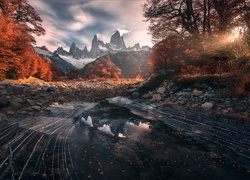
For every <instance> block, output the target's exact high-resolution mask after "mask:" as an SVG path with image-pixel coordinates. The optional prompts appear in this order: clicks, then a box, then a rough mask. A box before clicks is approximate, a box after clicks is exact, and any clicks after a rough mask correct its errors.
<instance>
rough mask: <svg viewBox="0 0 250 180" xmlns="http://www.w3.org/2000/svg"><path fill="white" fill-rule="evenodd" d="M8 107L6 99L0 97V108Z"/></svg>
mask: <svg viewBox="0 0 250 180" xmlns="http://www.w3.org/2000/svg"><path fill="white" fill-rule="evenodd" d="M8 105H9V100H8V99H7V98H6V97H0V108H3V107H6V106H8Z"/></svg>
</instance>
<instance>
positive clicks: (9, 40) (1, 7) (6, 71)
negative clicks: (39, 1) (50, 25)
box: [0, 0, 52, 80]
mask: <svg viewBox="0 0 250 180" xmlns="http://www.w3.org/2000/svg"><path fill="white" fill-rule="evenodd" d="M41 22H42V20H41V18H40V16H39V15H38V14H37V13H36V12H35V10H34V8H33V7H31V6H30V5H29V4H28V2H27V1H26V0H2V1H0V37H1V38H0V80H2V79H5V78H10V79H17V78H20V77H28V76H35V77H38V78H41V79H44V80H51V79H52V71H51V64H50V62H46V61H44V60H43V59H42V58H41V57H39V56H38V55H37V53H36V52H35V50H34V48H33V46H32V44H34V43H35V39H34V37H33V36H32V34H36V35H43V34H44V32H45V30H44V29H43V28H42V27H41V24H40V23H41Z"/></svg>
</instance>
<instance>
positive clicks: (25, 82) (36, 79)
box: [10, 76, 45, 84]
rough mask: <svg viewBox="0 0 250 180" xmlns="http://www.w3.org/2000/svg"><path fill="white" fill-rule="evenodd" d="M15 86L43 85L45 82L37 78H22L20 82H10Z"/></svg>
mask: <svg viewBox="0 0 250 180" xmlns="http://www.w3.org/2000/svg"><path fill="white" fill-rule="evenodd" d="M10 81H11V82H12V83H13V84H28V83H43V82H45V81H43V80H41V79H38V78H35V77H31V76H30V77H28V78H21V79H18V80H10Z"/></svg>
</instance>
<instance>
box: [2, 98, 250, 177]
mask: <svg viewBox="0 0 250 180" xmlns="http://www.w3.org/2000/svg"><path fill="white" fill-rule="evenodd" d="M108 102H109V103H108ZM88 117H90V118H91V120H92V124H93V127H91V123H89V122H90V119H89V118H88ZM82 118H84V119H85V120H86V121H87V119H89V120H88V123H86V122H85V121H83V120H82ZM249 132H250V131H249V123H248V122H246V121H244V122H243V121H240V120H239V119H234V118H231V117H226V116H213V115H210V114H204V113H201V112H199V111H192V110H188V109H180V108H176V107H172V106H169V105H164V104H152V103H151V104H149V103H148V102H142V101H132V100H130V99H127V98H124V97H117V98H114V99H109V100H107V101H105V102H100V103H98V104H94V103H77V102H71V103H66V104H63V105H54V106H52V107H51V112H47V113H40V114H37V115H35V116H25V117H19V118H15V119H12V120H9V121H7V122H1V123H0V179H249V177H250V173H249V163H250V161H249V147H250V146H249V139H248V138H249Z"/></svg>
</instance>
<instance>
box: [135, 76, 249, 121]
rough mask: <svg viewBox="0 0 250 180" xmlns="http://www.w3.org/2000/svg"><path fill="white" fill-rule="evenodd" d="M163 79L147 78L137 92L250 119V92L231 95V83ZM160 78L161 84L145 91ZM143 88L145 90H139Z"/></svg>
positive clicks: (159, 99)
mask: <svg viewBox="0 0 250 180" xmlns="http://www.w3.org/2000/svg"><path fill="white" fill-rule="evenodd" d="M159 79H160V78H159V77H153V78H152V79H148V80H146V81H144V82H143V83H142V84H141V85H140V86H139V88H138V89H139V90H138V92H135V93H134V94H133V95H134V96H141V97H142V98H144V99H148V100H151V101H159V102H165V103H171V104H175V105H178V106H186V107H190V108H196V109H200V110H202V111H208V112H211V113H219V114H227V115H233V116H239V117H242V118H243V119H246V120H250V97H249V96H232V95H228V94H227V93H228V92H229V91H230V88H229V87H223V86H214V85H211V84H209V83H206V82H203V81H201V82H192V83H187V82H178V81H177V82H176V81H173V80H159ZM157 81H161V82H160V83H158V86H157V88H154V89H151V90H147V91H145V89H150V88H149V87H151V86H152V85H151V84H155V83H156V82H157ZM145 87H146V88H145ZM141 89H143V90H144V92H142V93H139V92H140V90H141Z"/></svg>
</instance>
